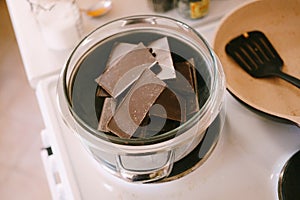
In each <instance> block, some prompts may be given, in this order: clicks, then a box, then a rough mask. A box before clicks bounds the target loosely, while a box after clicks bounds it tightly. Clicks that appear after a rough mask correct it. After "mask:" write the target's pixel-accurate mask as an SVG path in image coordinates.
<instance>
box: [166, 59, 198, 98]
mask: <svg viewBox="0 0 300 200" xmlns="http://www.w3.org/2000/svg"><path fill="white" fill-rule="evenodd" d="M193 68H194V67H193V66H192V65H191V64H190V63H189V62H188V61H186V62H180V63H175V69H176V78H175V79H170V80H166V83H167V84H168V86H169V87H170V88H172V89H174V90H176V91H179V92H182V93H183V94H187V93H190V94H195V90H194V72H193Z"/></svg>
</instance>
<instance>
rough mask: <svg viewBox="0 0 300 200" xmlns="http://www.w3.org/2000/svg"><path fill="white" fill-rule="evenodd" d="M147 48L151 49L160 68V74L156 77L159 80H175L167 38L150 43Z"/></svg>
mask: <svg viewBox="0 0 300 200" xmlns="http://www.w3.org/2000/svg"><path fill="white" fill-rule="evenodd" d="M148 48H150V49H152V54H153V55H154V56H155V58H156V60H157V62H158V64H159V65H160V66H161V68H162V70H161V72H159V73H158V74H157V77H158V78H160V79H161V80H166V79H173V78H176V74H175V69H174V66H173V60H172V57H171V52H170V47H169V43H168V39H167V37H163V38H160V39H158V40H155V41H153V42H151V43H150V44H149V45H148Z"/></svg>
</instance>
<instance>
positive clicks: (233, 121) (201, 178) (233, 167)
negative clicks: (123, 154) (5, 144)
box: [37, 76, 300, 200]
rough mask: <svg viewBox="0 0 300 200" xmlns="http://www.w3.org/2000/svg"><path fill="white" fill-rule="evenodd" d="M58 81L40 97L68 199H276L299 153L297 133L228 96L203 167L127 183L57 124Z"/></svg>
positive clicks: (45, 85)
mask: <svg viewBox="0 0 300 200" xmlns="http://www.w3.org/2000/svg"><path fill="white" fill-rule="evenodd" d="M56 80H57V76H54V77H50V78H48V79H46V80H44V81H42V82H41V83H40V84H39V85H38V88H37V92H38V94H39V95H38V97H39V102H44V103H45V104H44V105H41V107H43V108H44V112H43V114H44V116H43V117H44V118H45V121H46V122H47V121H48V122H49V123H47V124H46V126H47V127H48V129H47V131H48V135H47V136H48V137H49V138H48V141H50V143H51V141H57V143H52V144H51V145H52V149H53V153H54V155H53V156H55V161H56V166H57V169H58V171H59V173H60V176H61V185H62V187H63V190H62V191H64V194H62V193H61V197H63V196H65V199H89V200H92V199H122V200H124V199H128V200H133V199H139V200H140V199H145V200H147V199H149V200H153V199H166V200H168V199H172V200H173V199H224V200H226V199H228V200H229V199H230V200H231V199H249V200H250V199H251V200H253V199H264V200H268V199H270V200H273V199H278V197H277V182H278V178H279V174H280V171H281V169H282V167H283V165H284V163H285V162H286V160H287V159H288V158H289V157H290V156H292V154H293V153H294V152H296V151H297V150H298V149H300V129H299V128H297V127H295V126H292V125H287V124H281V123H276V122H273V121H270V120H268V119H265V118H262V117H260V116H259V115H257V114H255V113H253V112H251V111H250V110H248V109H247V108H245V107H244V106H243V105H241V104H240V103H238V102H237V101H236V100H235V99H233V97H232V96H231V95H230V94H227V95H226V107H227V108H226V109H227V115H226V121H225V124H224V128H223V131H222V133H221V135H220V139H219V142H218V144H217V146H216V149H215V150H214V151H213V152H212V155H211V156H210V157H209V158H208V160H207V161H206V162H205V163H204V164H203V165H201V166H200V167H199V168H198V169H196V170H195V171H194V172H192V173H190V174H188V175H186V176H184V177H182V178H180V179H178V180H175V181H170V182H166V183H154V184H144V185H142V184H134V183H127V182H125V181H123V180H119V179H118V178H116V177H114V176H112V175H110V174H108V173H107V172H106V171H104V170H103V169H102V168H101V167H99V166H98V165H97V164H96V163H95V161H94V160H93V159H92V158H91V157H90V156H89V155H88V154H87V152H86V151H85V150H84V149H83V146H82V145H81V144H80V141H79V138H78V137H76V136H75V135H74V134H73V133H71V132H70V131H69V130H68V128H66V126H65V124H64V123H63V122H62V120H61V119H60V118H59V113H58V108H57V103H56ZM50 122H51V123H50ZM60 199H64V198H60Z"/></svg>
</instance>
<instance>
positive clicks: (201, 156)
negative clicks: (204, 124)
mask: <svg viewBox="0 0 300 200" xmlns="http://www.w3.org/2000/svg"><path fill="white" fill-rule="evenodd" d="M220 131H221V119H220V116H217V118H216V119H215V120H214V122H213V123H212V124H211V125H210V127H208V129H207V130H206V133H205V135H204V137H203V139H202V141H201V142H200V143H199V144H198V146H197V147H196V148H195V149H194V150H193V151H192V152H190V153H189V154H188V155H187V156H185V157H184V158H182V159H180V160H179V161H177V162H175V163H174V165H173V169H172V171H171V173H170V175H169V176H168V177H166V178H164V179H162V180H160V181H158V182H166V181H172V180H175V179H178V178H180V177H182V176H185V175H187V174H188V173H190V172H192V171H194V170H195V169H196V168H198V167H199V166H200V165H201V164H202V163H204V161H205V160H206V159H207V158H208V157H209V155H210V154H211V152H212V150H213V149H214V148H215V146H216V144H217V141H218V136H219V134H220ZM158 182H154V183H158Z"/></svg>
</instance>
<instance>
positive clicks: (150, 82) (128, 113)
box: [108, 69, 166, 138]
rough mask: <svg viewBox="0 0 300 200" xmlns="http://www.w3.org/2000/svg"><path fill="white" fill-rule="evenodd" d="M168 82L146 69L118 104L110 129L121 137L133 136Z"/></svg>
mask: <svg viewBox="0 0 300 200" xmlns="http://www.w3.org/2000/svg"><path fill="white" fill-rule="evenodd" d="M165 86H166V84H165V83H164V82H163V81H161V80H160V79H159V78H157V77H156V75H155V74H154V73H153V72H152V71H151V70H149V69H145V70H144V71H143V73H142V74H141V76H140V77H139V78H138V80H137V81H136V82H135V83H134V85H133V86H132V88H131V89H130V90H129V92H128V93H127V95H126V96H125V98H124V99H123V101H122V102H121V103H120V105H119V106H118V108H117V110H116V112H115V115H114V116H113V117H112V118H111V120H110V121H109V123H108V129H109V130H110V131H111V132H113V133H114V134H116V135H118V136H119V137H121V138H131V137H132V135H133V134H134V133H135V131H136V130H137V129H138V127H139V126H140V124H141V123H142V121H143V120H144V118H145V117H146V115H147V113H148V111H149V109H150V108H151V106H152V105H153V103H154V102H155V101H156V99H157V98H158V97H159V95H160V94H161V93H162V91H163V90H164V88H165Z"/></svg>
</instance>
